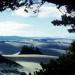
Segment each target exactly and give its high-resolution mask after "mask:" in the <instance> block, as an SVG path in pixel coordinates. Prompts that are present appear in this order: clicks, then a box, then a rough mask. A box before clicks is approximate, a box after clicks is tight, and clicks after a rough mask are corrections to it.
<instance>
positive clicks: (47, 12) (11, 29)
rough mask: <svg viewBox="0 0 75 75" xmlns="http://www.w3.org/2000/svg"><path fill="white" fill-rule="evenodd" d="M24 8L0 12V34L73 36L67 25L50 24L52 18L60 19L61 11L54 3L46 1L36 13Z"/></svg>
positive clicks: (74, 35)
mask: <svg viewBox="0 0 75 75" xmlns="http://www.w3.org/2000/svg"><path fill="white" fill-rule="evenodd" d="M24 8H25V7H20V8H19V9H18V10H15V11H11V10H9V9H8V10H6V11H3V12H0V36H29V37H57V38H59V37H61V38H68V37H71V38H74V37H75V34H74V33H71V34H70V33H68V31H67V28H69V27H66V28H65V27H64V26H58V27H56V26H53V25H52V24H51V21H52V20H54V19H61V15H62V13H61V12H60V11H59V10H58V9H57V8H56V5H54V4H51V3H47V2H46V3H45V4H44V5H43V6H42V7H40V9H39V13H38V14H37V15H34V14H33V12H31V11H30V12H29V13H26V12H25V11H24ZM34 9H35V8H34Z"/></svg>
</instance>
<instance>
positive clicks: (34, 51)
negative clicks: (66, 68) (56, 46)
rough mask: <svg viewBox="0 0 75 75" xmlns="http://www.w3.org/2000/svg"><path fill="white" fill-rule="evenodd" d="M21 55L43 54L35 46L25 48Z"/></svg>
mask: <svg viewBox="0 0 75 75" xmlns="http://www.w3.org/2000/svg"><path fill="white" fill-rule="evenodd" d="M20 54H42V52H40V49H39V48H37V47H34V46H23V47H22V50H21V52H20Z"/></svg>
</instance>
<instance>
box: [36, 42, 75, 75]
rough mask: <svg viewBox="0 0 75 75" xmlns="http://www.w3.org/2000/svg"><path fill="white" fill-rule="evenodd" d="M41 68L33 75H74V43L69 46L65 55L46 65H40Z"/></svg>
mask: <svg viewBox="0 0 75 75" xmlns="http://www.w3.org/2000/svg"><path fill="white" fill-rule="evenodd" d="M42 68H43V70H41V71H39V72H36V73H35V75H75V42H73V43H72V44H71V46H70V47H69V51H68V52H67V54H65V55H63V56H60V57H59V58H58V59H56V60H51V61H50V62H49V63H48V64H42Z"/></svg>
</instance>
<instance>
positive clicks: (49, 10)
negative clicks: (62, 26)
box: [38, 3, 62, 18]
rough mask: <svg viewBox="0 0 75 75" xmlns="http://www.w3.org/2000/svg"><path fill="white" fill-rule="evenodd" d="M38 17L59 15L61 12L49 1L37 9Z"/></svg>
mask: <svg viewBox="0 0 75 75" xmlns="http://www.w3.org/2000/svg"><path fill="white" fill-rule="evenodd" d="M39 11H40V12H39V14H38V17H40V18H46V17H56V18H57V17H58V18H59V17H61V15H62V13H61V12H60V11H59V10H58V9H57V8H56V6H55V5H54V4H51V3H45V4H44V5H43V6H42V7H41V8H40V9H39Z"/></svg>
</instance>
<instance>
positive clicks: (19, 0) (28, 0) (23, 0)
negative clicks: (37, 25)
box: [0, 0, 75, 32]
mask: <svg viewBox="0 0 75 75" xmlns="http://www.w3.org/2000/svg"><path fill="white" fill-rule="evenodd" d="M46 1H47V2H50V3H54V4H56V5H57V8H58V9H60V7H61V6H65V7H66V10H67V13H68V14H69V16H67V14H66V13H65V14H63V16H62V20H54V21H53V22H52V23H53V24H54V25H57V26H59V25H64V26H67V25H69V26H71V28H70V29H69V30H68V31H69V32H75V14H74V16H71V13H72V12H75V2H74V0H40V2H39V0H0V11H4V10H5V9H7V8H10V9H12V10H15V9H17V8H19V7H21V6H26V7H27V8H28V7H30V6H31V5H33V4H40V6H41V5H43V4H44V2H46ZM37 8H38V7H37ZM25 12H27V13H28V10H27V9H25ZM33 12H34V13H36V10H35V11H33Z"/></svg>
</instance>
